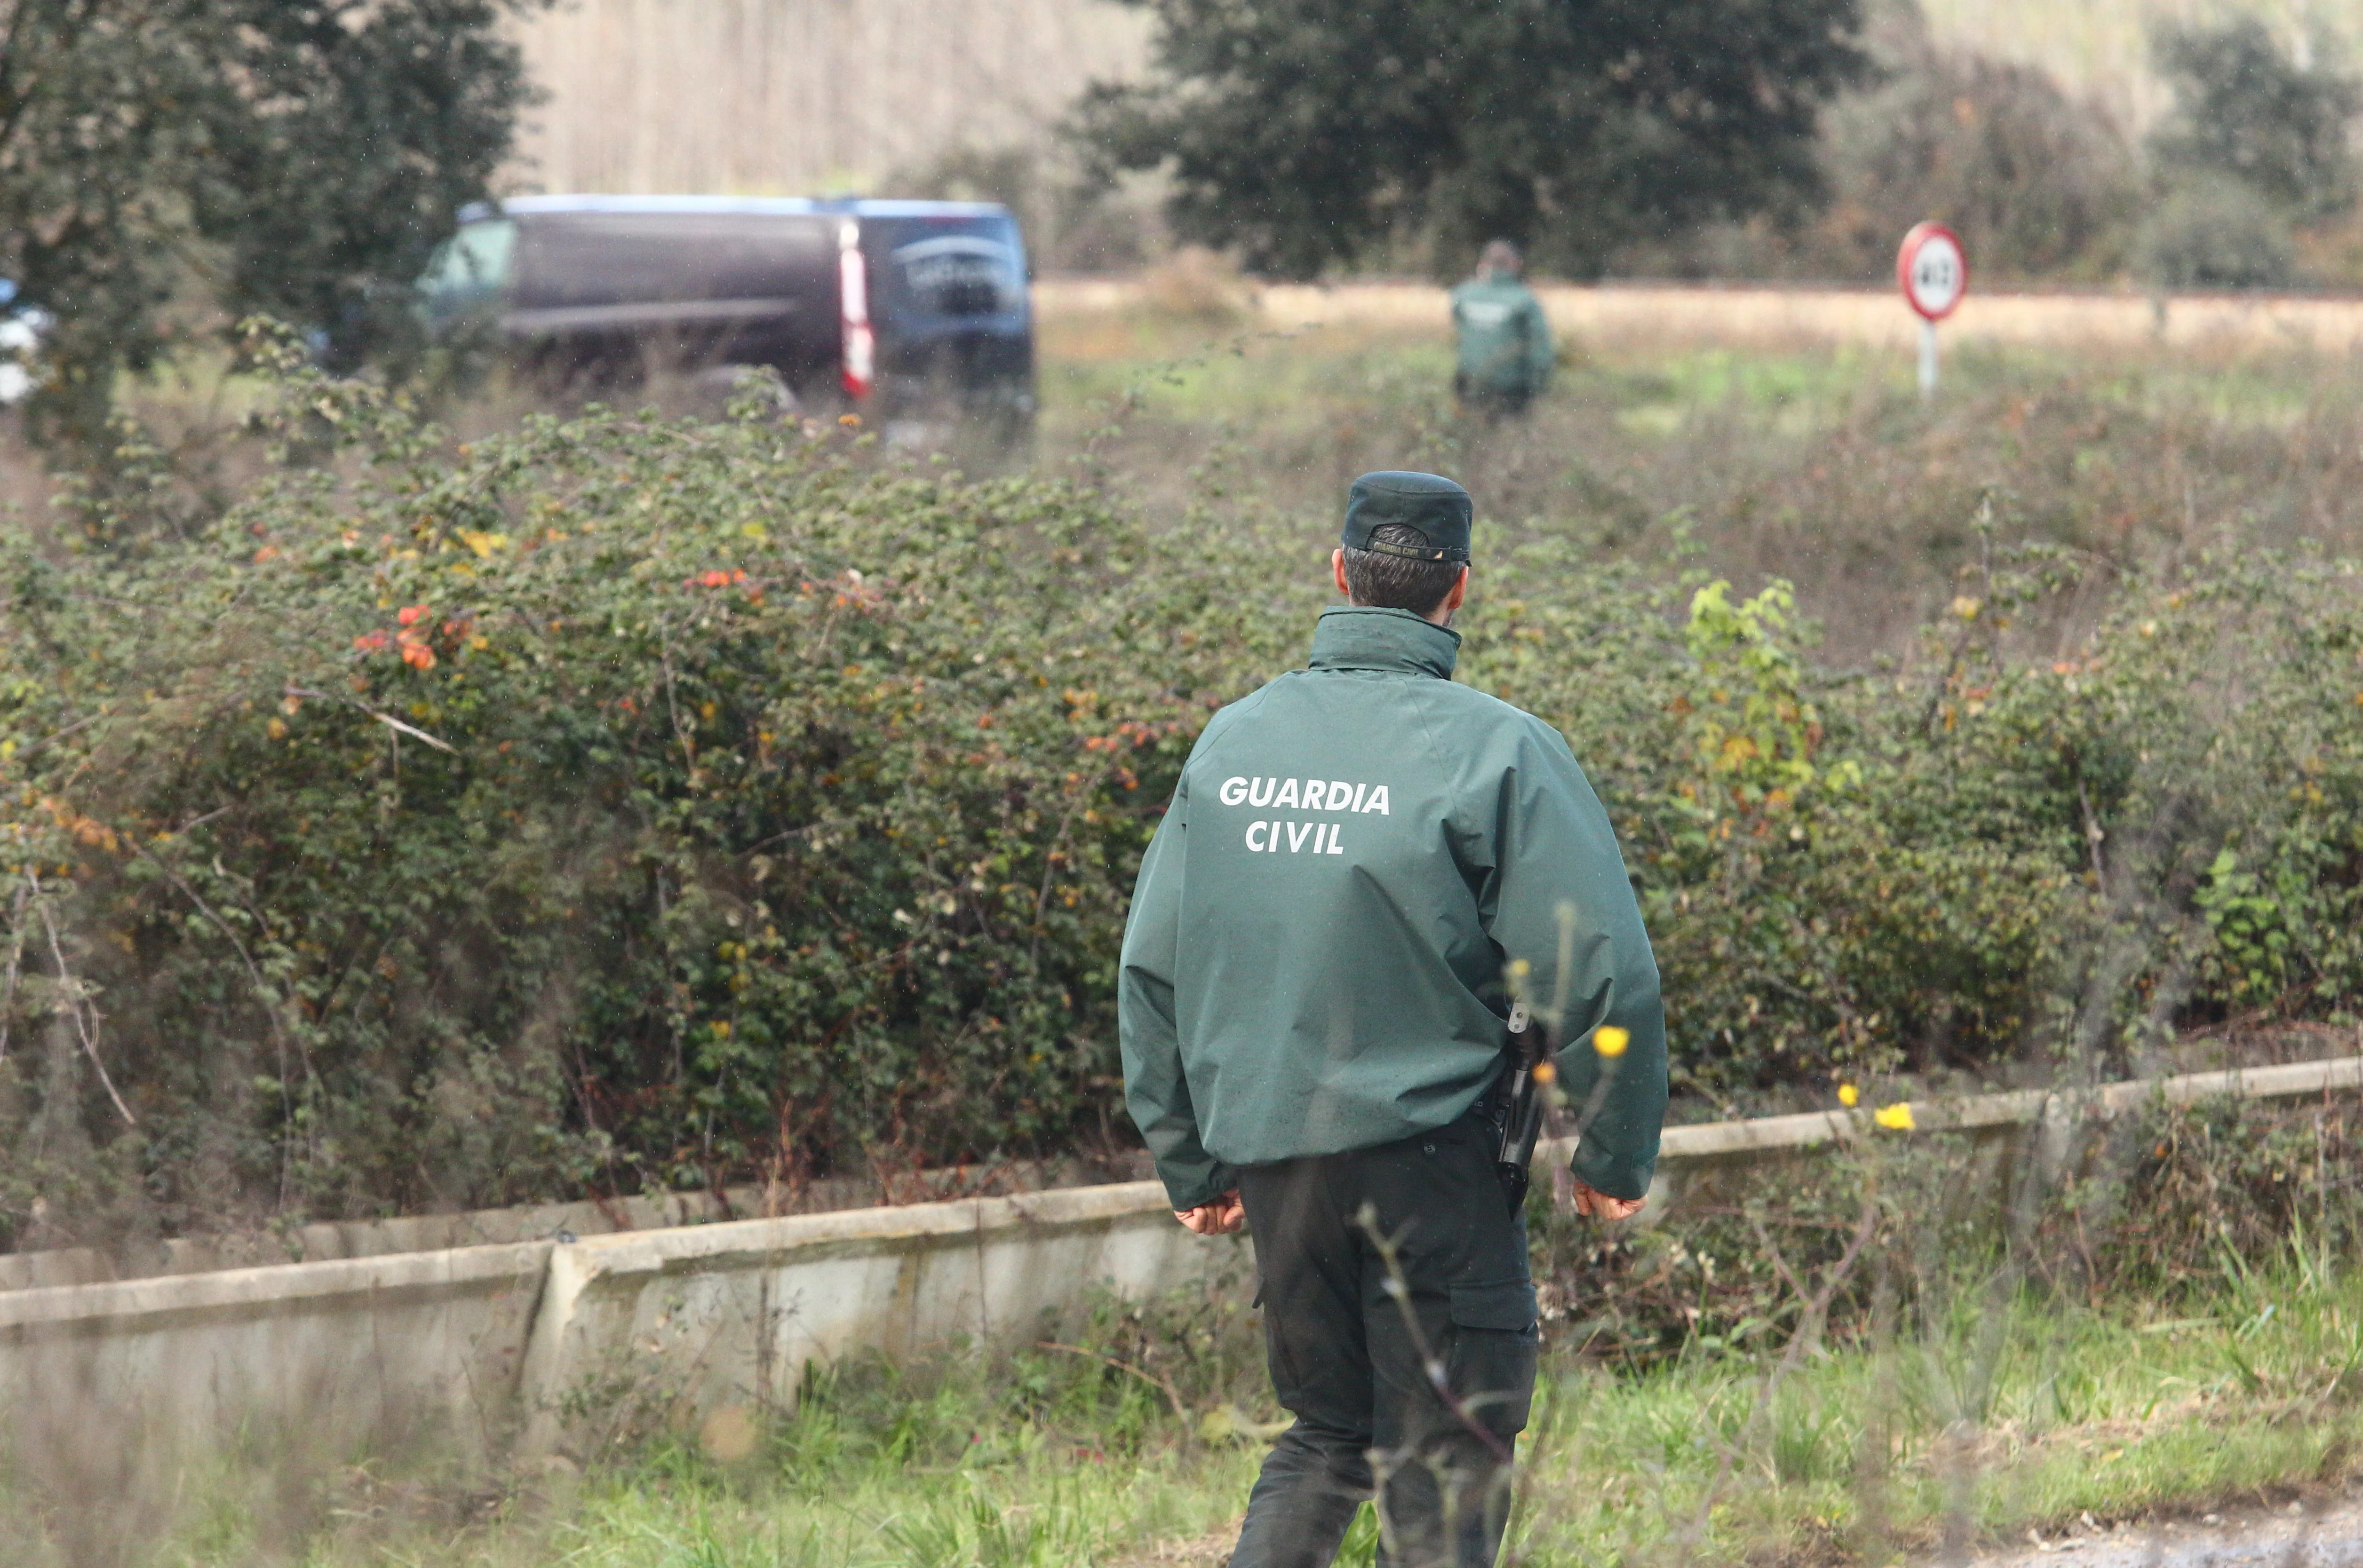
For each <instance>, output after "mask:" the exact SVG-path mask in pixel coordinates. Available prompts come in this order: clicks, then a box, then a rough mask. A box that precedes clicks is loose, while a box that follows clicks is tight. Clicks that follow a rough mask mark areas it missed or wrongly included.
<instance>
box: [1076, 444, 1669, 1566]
mask: <svg viewBox="0 0 2363 1568" xmlns="http://www.w3.org/2000/svg"><path fill="white" fill-rule="evenodd" d="M1469 547H1470V499H1469V495H1468V493H1467V492H1466V491H1463V490H1462V489H1461V488H1460V487H1459V485H1457V484H1455V483H1453V482H1452V481H1451V480H1447V479H1441V478H1438V477H1437V476H1436V475H1433V474H1419V473H1375V474H1365V475H1363V476H1362V477H1361V478H1360V479H1359V480H1355V481H1354V485H1353V488H1352V491H1351V493H1350V495H1349V497H1348V502H1347V508H1346V525H1345V531H1344V535H1343V539H1342V545H1341V547H1340V548H1339V549H1338V550H1337V552H1336V554H1335V555H1334V556H1333V557H1332V561H1331V570H1332V574H1333V575H1334V577H1335V578H1336V580H1337V587H1338V589H1339V590H1340V591H1342V592H1343V593H1344V594H1345V595H1346V597H1347V600H1348V603H1347V604H1345V605H1343V606H1340V607H1337V608H1335V609H1331V610H1328V611H1326V612H1324V613H1323V614H1322V616H1321V620H1320V623H1319V624H1318V625H1317V626H1316V627H1315V630H1314V634H1313V655H1312V658H1311V660H1310V661H1309V662H1308V664H1307V665H1306V667H1305V668H1303V669H1300V670H1292V671H1290V672H1289V673H1287V674H1285V675H1282V676H1281V677H1280V678H1278V679H1275V680H1272V681H1271V682H1270V683H1269V684H1267V685H1265V686H1264V687H1262V688H1261V689H1260V690H1257V691H1256V692H1254V693H1253V694H1251V695H1249V696H1248V697H1246V698H1243V699H1241V700H1240V701H1237V702H1234V703H1232V704H1231V705H1230V706H1228V707H1226V708H1225V709H1223V710H1222V711H1221V712H1218V713H1216V714H1215V716H1214V718H1213V720H1212V721H1211V722H1210V723H1208V724H1207V726H1206V729H1205V732H1204V734H1201V735H1200V736H1199V738H1198V744H1197V745H1196V746H1195V747H1194V748H1193V751H1192V752H1191V754H1190V760H1189V761H1188V763H1187V764H1186V765H1185V766H1184V767H1183V768H1182V778H1181V781H1180V783H1179V784H1178V785H1177V786H1176V788H1175V790H1174V793H1173V800H1172V802H1171V804H1170V806H1169V807H1168V809H1167V812H1166V814H1165V817H1164V820H1163V822H1162V823H1160V824H1159V828H1158V830H1157V835H1156V838H1155V839H1154V841H1153V842H1152V843H1151V844H1150V845H1149V848H1148V855H1147V856H1146V857H1145V858H1144V859H1143V860H1142V862H1141V867H1140V879H1139V883H1138V886H1137V889H1136V890H1135V892H1134V895H1133V905H1132V914H1131V919H1130V922H1129V923H1128V924H1127V926H1126V931H1125V941H1124V953H1123V961H1122V975H1121V980H1120V989H1119V1002H1118V1008H1119V1022H1120V1030H1121V1033H1122V1037H1123V1048H1124V1072H1125V1091H1126V1097H1127V1100H1128V1103H1129V1106H1130V1109H1131V1111H1132V1115H1133V1117H1134V1120H1135V1121H1137V1122H1138V1123H1139V1125H1140V1130H1141V1132H1142V1134H1143V1136H1144V1137H1145V1138H1146V1140H1147V1142H1148V1147H1149V1150H1150V1151H1151V1153H1152V1154H1154V1155H1155V1157H1156V1161H1157V1170H1158V1174H1159V1176H1161V1177H1162V1178H1163V1180H1164V1182H1165V1186H1166V1189H1167V1191H1168V1193H1169V1194H1170V1197H1171V1200H1172V1204H1173V1209H1174V1211H1175V1216H1176V1218H1178V1219H1180V1220H1181V1221H1182V1223H1183V1224H1184V1225H1186V1226H1188V1227H1189V1228H1190V1229H1191V1230H1193V1231H1197V1232H1199V1233H1201V1234H1215V1233H1220V1232H1224V1231H1236V1230H1237V1229H1238V1228H1239V1227H1240V1224H1241V1222H1242V1220H1245V1221H1246V1222H1248V1224H1250V1225H1251V1227H1252V1230H1253V1232H1254V1236H1255V1251H1256V1272H1257V1276H1258V1284H1259V1298H1260V1301H1261V1304H1262V1308H1263V1315H1264V1335H1265V1344H1266V1350H1267V1353H1268V1358H1269V1361H1270V1371H1271V1378H1272V1385H1273V1387H1274V1389H1275V1391H1276V1392H1277V1393H1278V1395H1279V1397H1280V1401H1281V1404H1282V1405H1283V1406H1285V1407H1286V1408H1288V1409H1289V1410H1290V1411H1291V1412H1292V1414H1293V1415H1294V1416H1295V1418H1296V1419H1295V1421H1294V1423H1293V1424H1292V1426H1291V1427H1290V1428H1289V1429H1288V1431H1287V1434H1286V1435H1285V1436H1283V1437H1282V1438H1281V1440H1280V1441H1279V1442H1278V1444H1277V1445H1276V1446H1275V1447H1274V1448H1273V1449H1272V1451H1271V1453H1270V1456H1269V1457H1268V1458H1267V1459H1266V1460H1265V1462H1264V1466H1263V1472H1262V1475H1261V1477H1260V1478H1259V1480H1258V1482H1257V1483H1256V1486H1255V1491H1254V1495H1253V1496H1252V1497H1251V1498H1250V1500H1249V1503H1248V1515H1247V1523H1246V1526H1245V1528H1244V1529H1243V1530H1242V1532H1241V1534H1240V1537H1239V1543H1238V1547H1237V1551H1236V1552H1235V1553H1234V1555H1233V1556H1232V1558H1231V1563H1232V1568H1299V1565H1302V1568H1317V1565H1319V1564H1324V1563H1327V1562H1330V1561H1331V1559H1332V1557H1333V1556H1334V1554H1335V1552H1336V1551H1337V1545H1338V1542H1339V1540H1340V1539H1341V1538H1342V1537H1343V1535H1344V1533H1345V1530H1346V1528H1347V1526H1348V1524H1349V1523H1350V1522H1351V1520H1352V1518H1353V1514H1354V1510H1355V1509H1356V1507H1358V1506H1359V1504H1360V1503H1361V1501H1362V1500H1363V1499H1365V1498H1370V1497H1372V1496H1376V1497H1377V1499H1378V1501H1379V1504H1380V1507H1381V1522H1382V1525H1383V1535H1382V1540H1383V1541H1384V1542H1385V1551H1386V1556H1385V1558H1384V1559H1383V1560H1384V1561H1386V1562H1390V1563H1392V1564H1395V1565H1398V1568H1429V1565H1431V1564H1437V1565H1441V1564H1453V1565H1455V1568H1465V1565H1470V1564H1480V1563H1491V1562H1492V1561H1493V1559H1494V1555H1495V1553H1496V1551H1498V1549H1499V1546H1500V1542H1501V1532H1502V1528H1503V1523H1504V1509H1505V1506H1506V1503H1507V1494H1508V1489H1507V1480H1508V1474H1509V1472H1508V1463H1507V1462H1508V1459H1509V1455H1510V1452H1511V1448H1512V1445H1513V1443H1514V1441H1515V1438H1516V1436H1517V1434H1518V1432H1519V1431H1520V1430H1523V1429H1524V1427H1525V1419H1526V1409H1527V1403H1528V1400H1529V1398H1530V1397H1531V1395H1532V1392H1533V1387H1534V1376H1535V1351H1536V1342H1537V1317H1536V1309H1535V1292H1534V1285H1533V1282H1532V1279H1531V1277H1530V1276H1529V1275H1528V1273H1527V1265H1526V1244H1525V1221H1524V1218H1523V1216H1522V1215H1521V1214H1520V1213H1518V1212H1517V1211H1516V1210H1515V1209H1514V1206H1513V1204H1512V1203H1511V1201H1510V1200H1509V1197H1508V1193H1507V1184H1506V1183H1505V1182H1504V1181H1503V1176H1502V1175H1501V1173H1500V1172H1499V1171H1498V1170H1497V1168H1496V1159H1497V1156H1498V1155H1499V1154H1500V1153H1501V1144H1502V1136H1501V1128H1502V1125H1503V1116H1504V1110H1503V1094H1502V1086H1503V1081H1504V1077H1505V1070H1506V1068H1507V1067H1508V1066H1509V1055H1508V1052H1507V1042H1508V1026H1507V1022H1506V1020H1507V1017H1508V1015H1509V1014H1510V1012H1511V1009H1512V1005H1513V1002H1512V998H1511V996H1510V995H1509V991H1508V988H1507V985H1506V983H1505V980H1506V977H1507V976H1509V975H1510V974H1511V973H1512V966H1514V965H1523V966H1524V967H1523V968H1522V969H1519V970H1517V971H1516V973H1517V974H1518V975H1519V976H1520V980H1519V988H1520V992H1521V994H1522V995H1523V996H1525V997H1527V998H1534V999H1538V1000H1541V1001H1544V1002H1548V1000H1549V999H1552V998H1554V997H1559V998H1564V999H1565V1006H1564V1009H1563V1010H1562V1013H1561V1017H1560V1020H1559V1035H1558V1043H1559V1047H1560V1051H1559V1057H1558V1065H1559V1076H1560V1081H1561V1084H1562V1086H1563V1088H1564V1089H1565V1091H1566V1092H1567V1094H1568V1095H1569V1097H1570V1099H1571V1101H1572V1102H1573V1104H1575V1105H1576V1106H1579V1107H1592V1108H1594V1114H1593V1115H1592V1117H1591V1119H1590V1120H1589V1121H1587V1122H1586V1123H1585V1125H1584V1126H1583V1128H1582V1131H1581V1140H1580V1142H1579V1143H1578V1144H1577V1147H1576V1152H1575V1156H1574V1165H1573V1172H1572V1175H1573V1179H1574V1193H1575V1201H1576V1205H1577V1207H1578V1209H1581V1211H1583V1212H1585V1213H1589V1214H1596V1215H1600V1216H1603V1217H1605V1218H1608V1219H1623V1218H1625V1217H1626V1216H1628V1215H1630V1214H1631V1213H1633V1212H1634V1211H1635V1210H1636V1209H1638V1208H1639V1207H1640V1199H1641V1198H1643V1196H1644V1195H1645V1194H1646V1193H1647V1190H1648V1185H1649V1176H1650V1172H1651V1168H1652V1166H1653V1165H1654V1164H1655V1162H1656V1159H1657V1153H1658V1131H1659V1123H1660V1121H1661V1120H1662V1118H1663V1115H1664V1110H1665V1103H1666V1045H1665V1017H1664V1011H1663V1009H1662V1008H1661V1006H1660V1005H1659V995H1658V970H1657V964H1656V961H1655V959H1654V958H1653V957H1652V956H1651V955H1650V952H1649V941H1648V937H1647V933H1644V931H1643V930H1642V926H1641V916H1640V911H1639V908H1638V907H1637V905H1636V902H1635V900H1634V897H1633V889H1632V885H1631V883H1630V882H1629V881H1628V880H1627V878H1626V877H1625V866H1624V861H1623V859H1622V857H1621V856H1620V855H1619V854H1618V851H1617V847H1616V840H1615V836H1614V833H1613V832H1612V831H1611V829H1610V827H1609V823H1608V818H1607V816H1606V814H1605V813H1604V812H1603V811H1602V810H1601V807H1600V802H1599V801H1598V800H1597V798H1595V797H1594V796H1593V794H1592V787H1591V785H1590V784H1589V783H1588V782H1586V781H1585V778H1584V776H1583V771H1582V769H1581V768H1580V767H1577V766H1576V761H1575V758H1574V756H1572V755H1571V754H1570V752H1569V750H1568V746H1567V743H1566V741H1565V740H1563V739H1562V738H1561V737H1560V736H1559V733H1558V732H1557V731H1555V730H1553V729H1552V728H1551V727H1550V726H1549V725H1548V724H1546V723H1543V722H1541V721H1540V720H1538V719H1537V718H1535V717H1534V716H1533V715H1531V714H1528V713H1525V712H1521V711H1519V710H1518V709H1516V708H1513V707H1511V706H1510V705H1509V704H1508V703H1506V702H1502V701H1496V700H1495V699H1493V698H1492V697H1488V696H1486V695H1484V694H1483V693H1481V692H1479V691H1477V690H1473V689H1471V688H1470V687H1467V686H1461V685H1456V684H1455V683H1454V682H1453V680H1452V679H1451V676H1452V668H1453V661H1454V658H1455V656H1456V654H1457V653H1458V651H1459V646H1460V637H1459V634H1458V633H1456V632H1454V631H1453V630H1452V629H1451V627H1450V625H1449V624H1448V623H1449V622H1450V620H1451V618H1452V614H1453V612H1454V611H1455V610H1457V609H1458V608H1459V605H1460V602H1461V597H1462V595H1463V593H1464V592H1466V591H1467V588H1468V581H1469V566H1468V561H1469ZM1562 910H1568V911H1572V921H1573V931H1572V938H1573V940H1572V943H1571V944H1570V945H1567V946H1565V947H1563V946H1562V940H1561V937H1562V933H1561V919H1562V917H1561V912H1560V911H1562ZM1563 951H1564V952H1566V953H1567V954H1569V955H1570V959H1571V966H1570V969H1569V971H1568V973H1566V974H1565V975H1564V976H1562V975H1561V974H1559V958H1560V955H1561V953H1562V952H1563ZM1603 1028H1605V1029H1608V1030H1612V1031H1622V1032H1623V1034H1622V1035H1621V1036H1618V1035H1615V1034H1613V1033H1612V1034H1610V1035H1609V1036H1608V1038H1609V1039H1611V1040H1618V1039H1621V1041H1622V1042H1623V1044H1624V1049H1623V1050H1622V1051H1621V1053H1618V1054H1616V1055H1613V1056H1610V1055H1603V1054H1602V1053H1601V1051H1599V1050H1598V1049H1596V1048H1595V1047H1596V1043H1598V1042H1599V1041H1600V1040H1601V1038H1602V1036H1601V1034H1600V1031H1602V1030H1603ZM1381 1242H1384V1245H1381ZM1389 1253H1392V1258H1391V1257H1390V1255H1389ZM1431 1356H1432V1357H1434V1358H1435V1360H1436V1361H1437V1363H1438V1364H1440V1365H1441V1366H1442V1367H1443V1369H1444V1371H1445V1374H1446V1378H1445V1381H1446V1384H1447V1386H1446V1387H1445V1388H1443V1389H1438V1388H1437V1386H1435V1385H1434V1383H1433V1382H1432V1381H1431V1379H1430V1377H1429V1375H1428V1374H1427V1371H1426V1365H1427V1364H1428V1361H1429V1358H1430V1357H1431Z"/></svg>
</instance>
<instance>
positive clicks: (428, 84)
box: [0, 0, 538, 441]
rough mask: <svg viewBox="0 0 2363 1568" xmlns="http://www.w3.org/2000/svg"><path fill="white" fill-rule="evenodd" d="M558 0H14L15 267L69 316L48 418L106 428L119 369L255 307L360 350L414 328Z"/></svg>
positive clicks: (5, 199)
mask: <svg viewBox="0 0 2363 1568" xmlns="http://www.w3.org/2000/svg"><path fill="white" fill-rule="evenodd" d="M537 3H538V0H0V276H6V277H9V278H12V279H14V280H15V281H16V282H17V284H18V285H19V287H20V288H21V289H22V291H23V293H24V294H25V296H26V297H27V298H28V299H29V300H30V301H32V302H33V303H34V304H39V305H40V306H41V307H42V308H44V309H45V310H47V311H48V312H50V315H53V316H54V317H55V318H56V322H57V326H56V328H55V332H54V335H53V337H52V338H51V340H50V343H49V344H48V346H47V349H46V352H45V356H44V358H45V360H46V361H47V363H48V364H49V365H50V367H51V368H52V369H53V370H54V372H55V373H54V376H53V378H52V381H51V384H50V386H49V387H48V388H46V389H45V391H44V392H43V393H42V395H41V399H40V402H39V408H40V409H41V410H42V411H43V414H44V417H43V419H42V420H41V422H40V423H41V425H42V427H43V428H46V429H48V430H50V431H51V432H53V433H61V434H63V435H66V436H70V437H74V438H78V439H82V440H85V441H88V440H94V439H97V438H98V437H99V436H100V434H101V432H102V430H103V425H104V417H105V409H106V406H107V403H108V400H109V397H108V394H109V391H110V387H111V383H112V380H113V376H114V373H115V372H116V370H117V369H119V368H128V369H132V370H141V369H145V368H146V367H148V366H150V365H151V364H153V363H154V362H155V361H156V360H157V359H158V358H159V356H161V355H162V354H164V353H166V352H167V351H168V350H170V349H171V348H173V347H174V346H175V345H177V344H179V343H182V342H184V341H185V340H186V339H187V338H188V337H189V335H190V334H191V333H192V332H193V331H196V330H203V329H205V327H207V326H210V325H211V324H213V323H216V322H218V321H221V320H224V319H235V318H236V317H237V316H238V315H243V314H245V313H246V312H248V311H250V310H263V311H269V312H272V313H275V314H277V315H280V316H282V317H283V318H284V319H287V320H292V321H297V322H301V323H304V324H305V325H306V326H310V327H313V328H316V329H317V330H319V331H320V332H323V333H325V334H326V335H327V341H328V345H329V349H330V352H331V354H332V355H333V356H334V357H336V358H338V359H351V358H353V357H354V356H356V355H358V354H359V353H361V352H362V351H363V350H364V349H366V348H369V347H371V346H372V344H373V343H375V342H377V341H379V340H380V339H382V338H383V336H384V335H385V333H386V332H387V331H388V330H389V329H394V328H397V327H398V326H399V324H400V322H401V320H402V319H403V313H402V307H403V304H404V303H405V297H403V296H401V291H400V285H405V284H406V283H407V282H408V281H409V279H410V278H412V277H413V276H415V275H416V272H417V271H418V270H419V267H420V265H421V264H422V263H423V262H424V260H425V259H426V257H427V252H428V250H429V248H431V247H432V246H433V244H434V243H435V241H436V240H437V239H438V237H440V236H441V235H442V234H443V233H445V232H447V231H448V229H449V226H450V223H451V215H452V213H453V211H454V210H455V209H456V208H457V207H458V206H460V204H462V203H464V202H467V201H471V200H475V199H478V198H481V197H482V196H483V195H485V194H486V193H487V185H486V182H487V181H488V180H489V179H490V177H491V175H492V173H493V171H494V168H495V167H496V166H497V165H498V164H499V162H500V161H501V160H502V159H503V158H504V157H505V156H506V154H507V152H508V149H509V147H510V143H511V139H512V137H513V133H514V128H515V124H516V114H517V111H518V109H519V107H520V106H521V105H523V104H524V102H525V101H526V99H527V85H526V81H525V76H524V70H523V65H522V61H521V60H520V58H519V56H518V53H517V51H516V46H515V45H514V44H512V43H510V42H509V41H508V40H506V39H504V38H502V37H501V36H500V35H499V33H498V31H497V28H498V26H499V24H500V22H501V20H502V17H503V16H504V14H505V13H506V12H508V11H511V10H515V9H518V8H522V7H523V6H527V5H531V4H537ZM390 285H392V286H393V287H392V288H390V287H389V286H390ZM190 304H194V305H195V306H197V307H198V308H196V309H194V310H191V309H187V308H181V307H183V306H185V305H190ZM206 305H210V306H212V307H213V308H212V310H210V311H208V310H206V309H205V308H204V307H205V306H206ZM225 313H226V314H225Z"/></svg>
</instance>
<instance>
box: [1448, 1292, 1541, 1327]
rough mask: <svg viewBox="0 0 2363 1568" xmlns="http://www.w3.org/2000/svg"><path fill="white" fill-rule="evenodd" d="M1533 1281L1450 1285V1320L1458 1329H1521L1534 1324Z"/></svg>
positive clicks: (1537, 1314) (1536, 1314)
mask: <svg viewBox="0 0 2363 1568" xmlns="http://www.w3.org/2000/svg"><path fill="white" fill-rule="evenodd" d="M1539 1318H1540V1314H1539V1313H1537V1311H1536V1310H1535V1282H1534V1281H1533V1280H1531V1279H1503V1280H1496V1281H1494V1282H1493V1283H1492V1284H1490V1285H1456V1286H1453V1287H1452V1321H1453V1325H1454V1326H1455V1327H1456V1328H1462V1329H1504V1330H1508V1331H1511V1332H1513V1333H1523V1332H1525V1331H1526V1330H1528V1329H1531V1328H1533V1327H1534V1326H1535V1324H1536V1322H1537V1320H1538V1319H1539Z"/></svg>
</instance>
